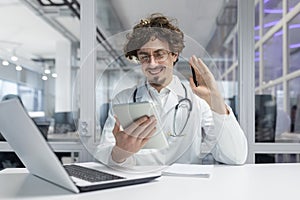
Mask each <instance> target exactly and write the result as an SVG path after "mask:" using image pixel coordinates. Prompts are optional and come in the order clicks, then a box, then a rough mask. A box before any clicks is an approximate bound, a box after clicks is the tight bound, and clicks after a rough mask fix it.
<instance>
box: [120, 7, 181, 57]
mask: <svg viewBox="0 0 300 200" xmlns="http://www.w3.org/2000/svg"><path fill="white" fill-rule="evenodd" d="M173 21H175V19H168V18H167V17H166V16H164V15H162V14H160V13H154V14H152V15H150V17H148V18H146V19H142V20H141V21H140V23H138V24H137V25H135V26H134V27H133V31H132V32H131V33H128V34H127V35H126V36H127V39H128V41H127V43H126V44H125V46H124V53H125V56H126V57H127V58H128V59H130V60H133V59H136V58H137V51H138V50H139V49H140V48H141V47H142V46H143V45H144V44H146V43H147V42H148V41H149V40H150V39H152V38H153V37H154V38H157V39H159V40H161V41H165V42H168V44H169V47H170V51H172V52H173V53H178V54H179V53H181V51H182V50H183V48H184V41H183V37H184V34H183V32H182V31H181V30H180V29H179V28H178V27H177V26H175V25H174V24H172V22H173Z"/></svg>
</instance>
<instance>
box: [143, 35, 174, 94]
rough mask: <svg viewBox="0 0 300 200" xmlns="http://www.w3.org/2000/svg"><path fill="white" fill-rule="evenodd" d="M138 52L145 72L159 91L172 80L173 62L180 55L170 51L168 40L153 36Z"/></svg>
mask: <svg viewBox="0 0 300 200" xmlns="http://www.w3.org/2000/svg"><path fill="white" fill-rule="evenodd" d="M137 53H138V57H139V59H140V62H141V64H142V70H143V73H144V74H145V76H146V77H147V80H148V82H149V83H150V84H151V85H152V86H153V87H154V88H155V89H156V90H157V91H160V90H161V89H162V88H164V87H166V86H167V85H168V84H169V83H170V82H171V81H172V77H173V63H174V62H175V61H176V60H177V57H178V55H177V54H175V53H172V52H170V49H169V44H168V42H165V41H161V40H159V39H157V38H155V39H154V38H152V39H150V40H149V41H148V42H147V43H146V44H144V45H143V46H142V47H141V48H140V50H139V51H138V52H137ZM143 61H144V62H143Z"/></svg>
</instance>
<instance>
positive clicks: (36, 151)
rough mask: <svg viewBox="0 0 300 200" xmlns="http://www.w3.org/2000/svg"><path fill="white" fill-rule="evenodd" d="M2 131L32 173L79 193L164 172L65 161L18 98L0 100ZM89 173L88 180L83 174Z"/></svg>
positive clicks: (123, 184) (0, 128) (143, 178)
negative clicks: (136, 170)
mask: <svg viewBox="0 0 300 200" xmlns="http://www.w3.org/2000/svg"><path fill="white" fill-rule="evenodd" d="M0 132H1V133H2V134H3V136H4V137H5V139H6V141H7V142H8V143H9V145H10V146H11V147H12V149H13V150H14V151H15V153H16V154H17V155H18V157H19V158H20V159H21V161H22V162H23V164H24V165H25V166H26V168H27V169H28V171H29V172H30V173H31V174H33V175H35V176H37V177H40V178H42V179H44V180H46V181H49V182H51V183H53V184H56V185H58V186H61V187H63V188H65V189H68V190H70V191H72V192H75V193H80V192H87V191H92V190H99V189H106V188H113V187H118V186H126V185H133V184H138V183H146V182H149V181H151V180H153V179H155V178H158V177H159V176H160V175H161V172H159V171H154V172H150V173H126V172H124V171H123V172H122V171H118V170H113V169H111V168H108V167H106V166H104V165H102V164H100V163H97V162H92V163H82V164H80V163H79V164H70V165H66V166H64V165H62V164H61V162H60V161H59V159H58V158H57V157H56V155H55V154H54V152H53V151H52V149H51V147H50V146H49V144H48V143H47V142H46V140H45V138H44V137H43V136H42V134H40V132H39V129H38V128H37V126H36V125H35V123H34V122H33V121H32V120H31V119H30V117H29V116H28V114H27V112H26V111H25V110H24V108H23V106H22V105H21V103H20V102H19V100H17V99H12V100H7V101H3V102H0ZM82 174H84V175H82ZM87 174H89V176H90V178H85V179H87V180H84V179H83V178H80V177H87V176H88V175H87ZM99 177H100V178H102V179H103V177H104V179H106V180H101V181H99V180H98V178H99Z"/></svg>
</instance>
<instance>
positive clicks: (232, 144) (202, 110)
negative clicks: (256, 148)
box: [94, 76, 248, 166]
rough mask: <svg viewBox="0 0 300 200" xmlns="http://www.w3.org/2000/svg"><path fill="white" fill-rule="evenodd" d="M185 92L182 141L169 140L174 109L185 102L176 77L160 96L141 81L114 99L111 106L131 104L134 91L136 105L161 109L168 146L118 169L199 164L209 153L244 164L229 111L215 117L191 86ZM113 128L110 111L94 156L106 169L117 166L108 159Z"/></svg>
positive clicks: (243, 143)
mask: <svg viewBox="0 0 300 200" xmlns="http://www.w3.org/2000/svg"><path fill="white" fill-rule="evenodd" d="M146 84H147V86H146ZM185 88H186V89H187V98H189V99H190V100H191V101H192V111H191V113H190V118H189V120H188V123H187V125H186V127H185V129H184V131H183V135H184V136H182V137H172V136H169V134H170V133H171V134H172V130H173V123H174V122H173V119H174V112H175V111H174V110H175V109H174V107H175V105H176V104H178V101H179V100H180V99H182V98H185V90H184V87H183V85H182V83H181V81H180V80H179V78H178V77H177V76H173V80H172V82H171V83H170V84H169V85H168V86H167V87H166V88H164V89H163V90H161V92H160V93H158V92H157V91H156V90H155V89H154V88H153V87H151V86H150V85H149V84H148V83H146V81H142V82H141V84H139V85H138V86H136V87H133V88H129V89H125V90H123V91H121V92H120V93H119V94H117V95H116V96H115V98H114V99H113V101H112V104H118V103H131V102H133V99H134V97H133V96H134V91H135V90H137V91H136V95H135V99H136V102H142V101H152V102H154V103H156V104H159V105H160V108H161V109H159V112H160V114H159V116H160V117H162V116H164V117H162V118H161V119H159V120H160V122H161V123H162V125H163V130H164V133H165V134H166V137H167V140H168V142H169V147H168V148H165V149H162V150H151V149H142V150H140V151H139V152H138V153H136V154H134V155H133V156H131V157H129V158H128V159H127V160H126V161H125V162H124V163H121V164H118V165H122V166H135V165H169V164H172V163H175V162H176V163H189V164H200V163H201V159H202V158H203V157H204V156H205V155H207V153H211V154H212V155H213V157H214V158H215V159H216V160H217V161H219V162H222V163H226V164H243V163H244V162H245V161H246V158H247V149H248V148H247V140H246V137H245V135H244V132H243V131H242V129H241V127H240V126H239V124H238V122H237V120H236V118H235V116H234V115H233V113H232V110H231V109H230V107H228V109H229V111H230V114H229V115H220V114H218V113H215V112H213V111H211V109H210V107H209V105H208V104H207V103H206V101H204V100H203V99H201V98H199V97H198V96H197V95H195V94H194V93H193V92H192V90H191V88H190V86H188V85H185ZM166 113H167V114H166ZM183 121H184V120H183ZM175 123H183V122H182V121H179V122H175ZM114 124H115V119H114V117H113V114H112V111H111V110H110V111H109V117H108V119H107V121H106V123H105V126H104V129H103V131H102V135H101V142H100V145H98V148H97V149H96V152H94V156H95V157H96V158H97V159H98V160H99V161H101V162H103V163H104V164H109V165H117V163H115V162H113V160H112V159H111V150H112V147H113V146H114V144H115V139H114V136H113V134H112V129H113V127H114Z"/></svg>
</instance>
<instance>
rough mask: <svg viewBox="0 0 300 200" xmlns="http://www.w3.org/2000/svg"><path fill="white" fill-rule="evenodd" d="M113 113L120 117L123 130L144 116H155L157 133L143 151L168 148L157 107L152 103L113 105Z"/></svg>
mask: <svg viewBox="0 0 300 200" xmlns="http://www.w3.org/2000/svg"><path fill="white" fill-rule="evenodd" d="M113 113H114V114H115V115H116V116H117V117H118V119H119V121H120V123H121V125H122V127H123V128H125V127H127V126H129V125H130V124H131V123H133V122H134V121H135V120H137V119H138V118H140V117H142V116H149V117H150V116H151V115H154V116H155V117H156V119H157V125H156V129H157V131H156V133H154V135H153V136H152V137H151V139H150V140H149V141H148V142H147V143H146V144H145V146H144V147H143V149H163V148H166V147H168V146H169V145H168V141H167V139H166V136H165V134H164V132H163V129H162V126H161V123H160V121H159V118H158V113H157V112H156V108H155V105H154V104H153V103H151V102H136V103H125V104H115V105H113Z"/></svg>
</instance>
